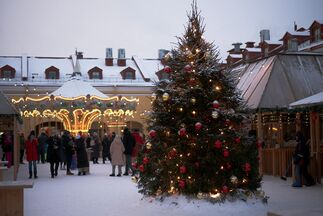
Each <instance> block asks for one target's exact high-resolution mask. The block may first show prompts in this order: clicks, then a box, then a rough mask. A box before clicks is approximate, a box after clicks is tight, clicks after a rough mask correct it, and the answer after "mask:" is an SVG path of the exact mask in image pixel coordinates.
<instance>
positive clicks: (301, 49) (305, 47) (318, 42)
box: [299, 40, 323, 51]
mask: <svg viewBox="0 0 323 216" xmlns="http://www.w3.org/2000/svg"><path fill="white" fill-rule="evenodd" d="M319 45H323V40H320V41H317V42H314V43H309V44H308V45H306V46H302V47H300V46H299V51H303V50H307V49H311V48H312V47H315V46H319Z"/></svg>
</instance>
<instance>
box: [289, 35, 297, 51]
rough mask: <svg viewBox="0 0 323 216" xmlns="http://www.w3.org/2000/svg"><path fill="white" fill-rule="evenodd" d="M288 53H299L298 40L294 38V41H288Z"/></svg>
mask: <svg viewBox="0 0 323 216" xmlns="http://www.w3.org/2000/svg"><path fill="white" fill-rule="evenodd" d="M287 51H290V52H297V51H298V41H297V39H296V38H292V39H290V40H288V49H287Z"/></svg>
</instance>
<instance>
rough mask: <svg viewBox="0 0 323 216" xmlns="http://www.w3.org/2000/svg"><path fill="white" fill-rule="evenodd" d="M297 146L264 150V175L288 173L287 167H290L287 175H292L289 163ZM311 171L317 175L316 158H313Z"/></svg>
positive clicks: (322, 165)
mask: <svg viewBox="0 0 323 216" xmlns="http://www.w3.org/2000/svg"><path fill="white" fill-rule="evenodd" d="M294 151H295V148H279V149H274V148H268V149H263V150H262V159H263V160H262V171H263V174H264V175H272V176H282V175H285V174H286V169H287V168H289V171H288V172H287V176H292V166H289V164H290V163H291V161H292V156H293V154H294ZM320 154H321V173H323V149H322V148H321V153H320ZM309 171H310V173H311V174H312V175H313V176H315V175H316V163H315V161H314V158H311V166H310V168H309Z"/></svg>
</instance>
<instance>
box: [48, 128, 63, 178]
mask: <svg viewBox="0 0 323 216" xmlns="http://www.w3.org/2000/svg"><path fill="white" fill-rule="evenodd" d="M48 135H49V138H48V149H47V161H48V162H49V163H50V174H51V177H52V178H54V177H55V176H57V170H58V166H59V158H60V157H59V156H60V150H59V147H60V139H59V137H58V135H55V136H51V131H50V130H49V131H48Z"/></svg>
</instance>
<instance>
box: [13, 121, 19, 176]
mask: <svg viewBox="0 0 323 216" xmlns="http://www.w3.org/2000/svg"><path fill="white" fill-rule="evenodd" d="M18 124H19V123H18V121H17V117H15V116H14V117H13V138H14V140H13V145H14V148H13V150H14V151H13V155H14V166H13V180H14V181H16V180H17V175H18V170H19V153H20V143H19V140H20V139H19V136H20V134H19V132H20V131H19V128H18V126H19V125H18Z"/></svg>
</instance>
